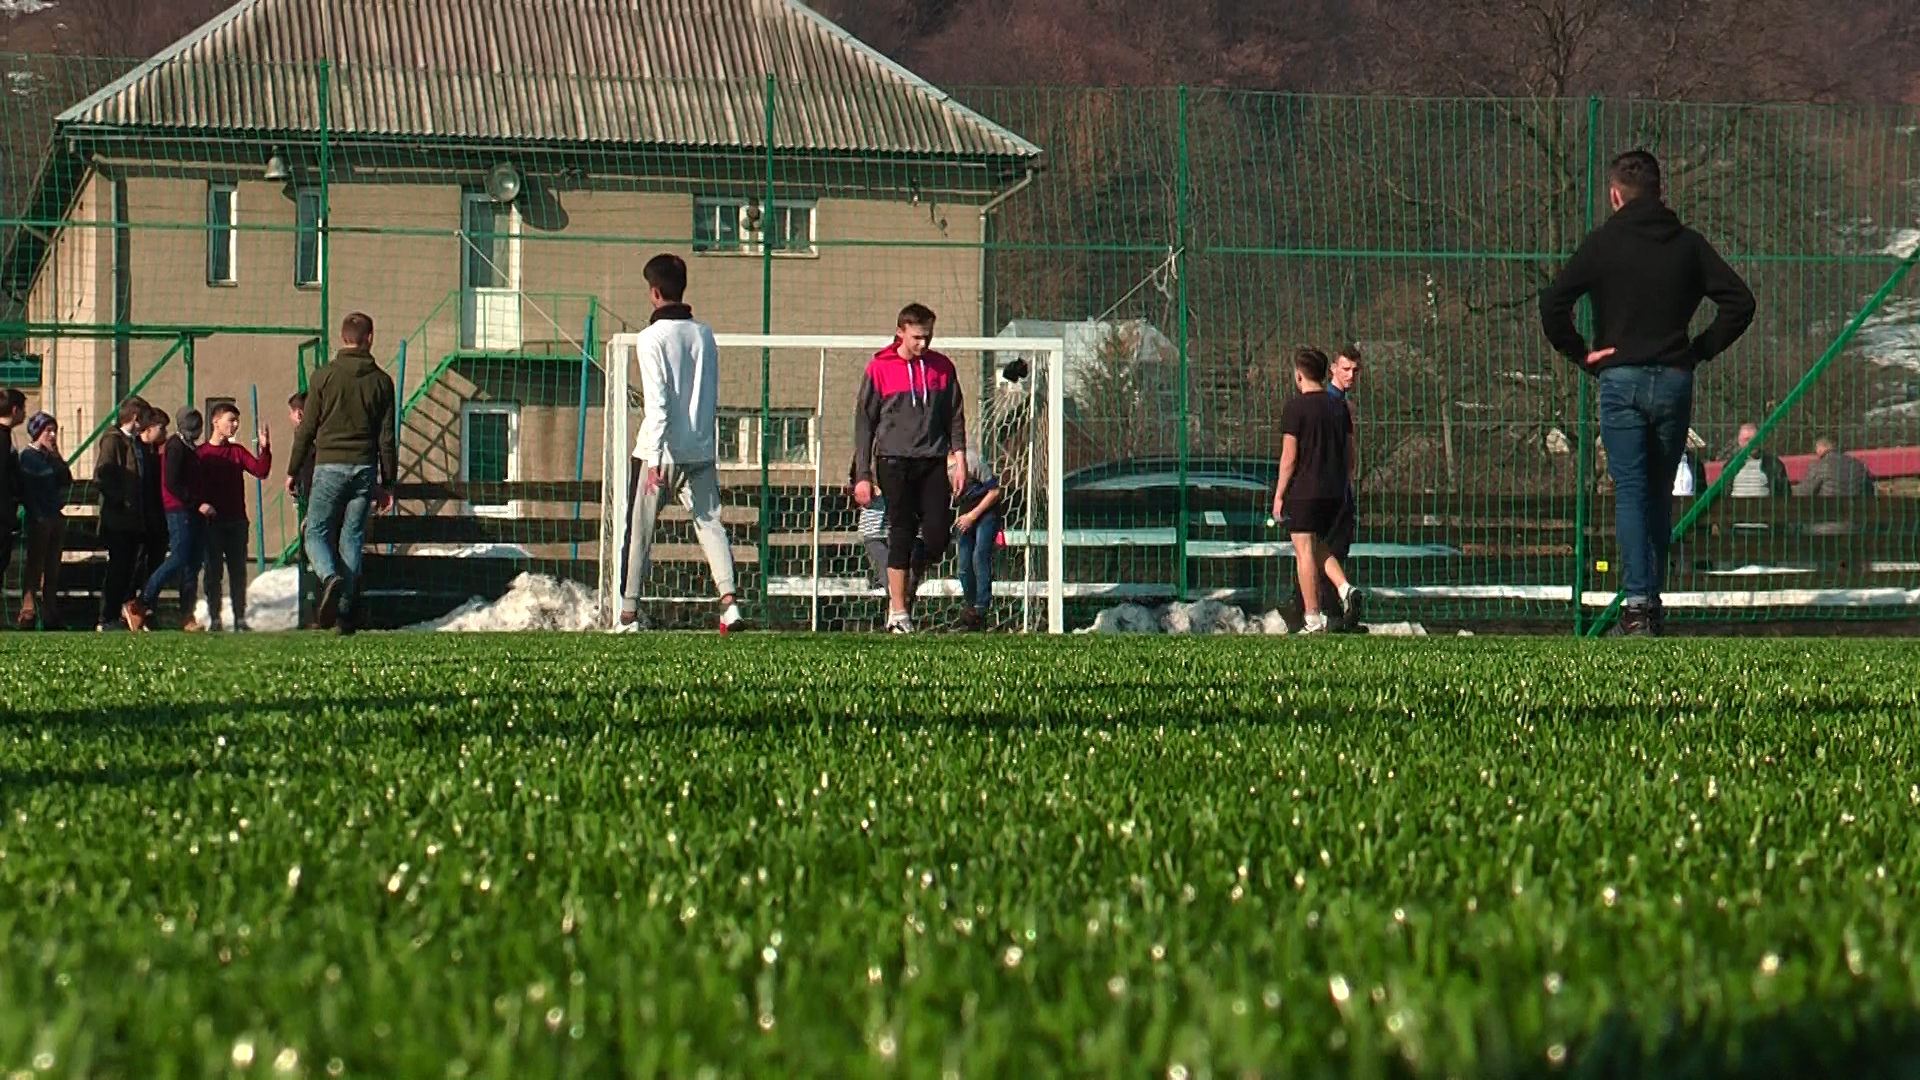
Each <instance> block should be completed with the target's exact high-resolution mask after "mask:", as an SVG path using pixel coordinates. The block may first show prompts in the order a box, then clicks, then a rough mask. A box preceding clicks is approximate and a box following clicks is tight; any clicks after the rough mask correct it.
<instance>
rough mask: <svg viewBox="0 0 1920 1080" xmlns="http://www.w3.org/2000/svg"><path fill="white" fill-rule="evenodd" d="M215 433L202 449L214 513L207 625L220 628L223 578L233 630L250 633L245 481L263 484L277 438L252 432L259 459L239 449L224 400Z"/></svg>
mask: <svg viewBox="0 0 1920 1080" xmlns="http://www.w3.org/2000/svg"><path fill="white" fill-rule="evenodd" d="M210 423H211V425H212V427H213V432H212V434H211V435H209V436H208V438H207V441H206V442H204V443H201V444H200V450H199V457H200V464H199V469H200V476H199V481H200V498H201V499H202V500H203V501H204V502H205V503H206V505H207V506H209V507H211V508H212V511H213V512H212V513H211V514H209V515H208V516H207V520H206V522H205V524H204V528H205V530H206V532H205V535H206V548H205V550H206V577H205V588H203V589H202V590H201V593H202V595H204V596H205V597H206V598H207V622H208V624H209V626H210V627H211V628H212V629H214V630H218V629H220V586H221V578H222V577H223V576H224V577H225V578H226V580H227V582H228V583H229V586H230V588H231V590H232V592H233V628H234V629H235V630H245V629H246V628H247V477H249V476H251V477H253V478H255V479H256V480H265V479H266V478H267V473H268V471H269V470H271V469H272V468H273V436H272V433H271V432H269V431H268V430H267V428H266V426H265V425H262V426H261V427H260V429H259V430H257V431H255V432H254V433H253V439H254V442H255V443H256V444H257V445H258V446H259V447H260V456H259V457H255V456H254V455H253V454H252V453H250V452H248V450H247V448H246V447H245V446H243V445H241V443H240V440H239V439H238V438H237V436H238V435H239V434H240V409H239V407H238V406H236V405H234V404H233V403H231V402H226V401H223V402H221V403H220V404H218V405H215V406H214V407H213V418H212V420H211V421H210Z"/></svg>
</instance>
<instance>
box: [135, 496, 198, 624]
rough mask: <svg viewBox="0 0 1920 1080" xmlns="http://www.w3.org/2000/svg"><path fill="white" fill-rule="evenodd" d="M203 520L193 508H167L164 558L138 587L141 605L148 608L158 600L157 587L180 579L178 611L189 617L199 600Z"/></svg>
mask: <svg viewBox="0 0 1920 1080" xmlns="http://www.w3.org/2000/svg"><path fill="white" fill-rule="evenodd" d="M206 531H207V528H206V522H205V521H203V520H201V518H200V514H199V512H198V511H196V510H169V511H167V560H166V561H165V562H163V563H161V564H160V565H159V566H158V567H157V568H155V570H154V571H153V576H152V577H149V578H148V579H147V586H146V588H144V589H141V590H140V606H141V607H144V608H146V609H147V610H148V611H152V610H153V606H154V605H155V604H157V603H159V602H160V590H161V589H163V588H165V587H166V586H167V584H168V583H169V582H171V581H173V579H175V578H179V579H180V610H181V611H183V612H185V613H186V614H187V615H189V616H191V615H192V614H193V605H194V601H196V600H198V599H200V562H201V558H202V555H203V551H202V545H203V544H204V543H205V541H206Z"/></svg>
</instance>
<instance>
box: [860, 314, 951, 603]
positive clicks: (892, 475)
mask: <svg viewBox="0 0 1920 1080" xmlns="http://www.w3.org/2000/svg"><path fill="white" fill-rule="evenodd" d="M933 321H934V314H933V311H932V310H931V309H929V308H927V307H926V306H924V305H921V304H908V305H907V306H906V307H905V308H903V309H901V311H900V318H899V320H898V323H897V329H896V331H895V336H894V339H893V344H891V345H889V346H887V347H886V348H884V349H882V350H880V352H879V353H877V354H876V355H875V356H874V358H873V361H872V362H871V363H869V364H868V365H867V371H866V375H865V376H863V377H862V378H861V380H860V393H859V399H858V403H857V404H856V406H855V408H854V412H853V470H854V479H855V483H854V487H853V499H854V501H855V502H857V503H859V504H860V505H861V506H863V507H864V506H867V505H868V504H870V503H871V502H872V501H873V496H874V486H875V483H876V482H877V483H878V485H879V489H880V492H881V493H882V494H884V495H885V496H886V498H887V596H888V601H889V605H890V606H889V608H888V611H887V629H888V630H889V631H890V632H892V633H896V634H911V633H913V599H914V597H913V592H914V590H912V589H911V588H910V587H909V582H910V581H912V580H914V579H917V578H920V577H924V576H925V571H926V570H927V569H928V568H929V567H931V566H933V565H934V564H936V563H938V562H939V561H940V557H941V555H942V554H944V553H945V552H946V550H947V541H948V540H949V539H950V538H951V536H952V534H953V500H955V499H957V498H959V497H960V495H961V494H962V493H963V492H964V491H965V490H966V486H967V464H966V449H967V414H966V405H965V402H964V400H963V398H962V396H961V393H960V377H959V374H958V373H957V372H956V371H955V370H954V366H953V361H951V360H949V359H947V358H946V357H945V356H943V355H941V354H940V353H937V352H934V351H933V349H932V344H933ZM916 541H917V542H918V546H916Z"/></svg>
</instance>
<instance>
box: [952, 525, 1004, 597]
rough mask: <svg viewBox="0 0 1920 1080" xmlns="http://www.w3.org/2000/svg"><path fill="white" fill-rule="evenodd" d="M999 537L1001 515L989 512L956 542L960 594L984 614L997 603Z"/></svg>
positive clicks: (955, 539) (954, 542) (961, 534)
mask: <svg viewBox="0 0 1920 1080" xmlns="http://www.w3.org/2000/svg"><path fill="white" fill-rule="evenodd" d="M999 536H1000V515H999V514H994V513H987V514H983V515H981V517H980V520H979V521H978V522H976V523H975V524H974V526H973V528H972V529H969V530H968V531H966V532H963V533H960V534H959V535H958V536H956V537H954V541H953V546H954V554H955V555H956V556H958V557H959V559H960V596H961V598H962V599H964V600H965V601H966V602H967V603H969V604H972V605H973V609H974V610H975V611H978V612H980V613H981V614H983V615H984V614H986V611H987V605H989V604H991V603H993V545H994V541H995V540H997V539H999Z"/></svg>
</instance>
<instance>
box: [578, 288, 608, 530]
mask: <svg viewBox="0 0 1920 1080" xmlns="http://www.w3.org/2000/svg"><path fill="white" fill-rule="evenodd" d="M599 314H600V298H599V297H597V296H596V297H593V298H591V299H589V300H588V301H587V332H586V336H585V337H584V338H582V339H581V346H580V415H579V420H580V422H579V426H578V427H577V428H576V430H575V432H574V439H573V479H574V482H575V483H581V482H584V481H585V480H586V478H587V383H589V382H591V381H592V378H593V354H594V353H596V352H598V351H599V345H598V344H597V343H596V342H595V341H594V334H595V333H596V332H597V331H598V329H599V328H598V327H597V326H596V325H595V324H596V323H597V322H598V321H599V320H598V316H599ZM602 497H603V498H604V497H605V495H604V493H603V494H602ZM573 520H574V521H576V522H578V521H579V520H580V500H579V499H577V498H576V499H574V500H573ZM576 535H577V531H576ZM573 558H574V561H576V562H578V561H579V559H580V541H578V540H575V541H574V542H573Z"/></svg>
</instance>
